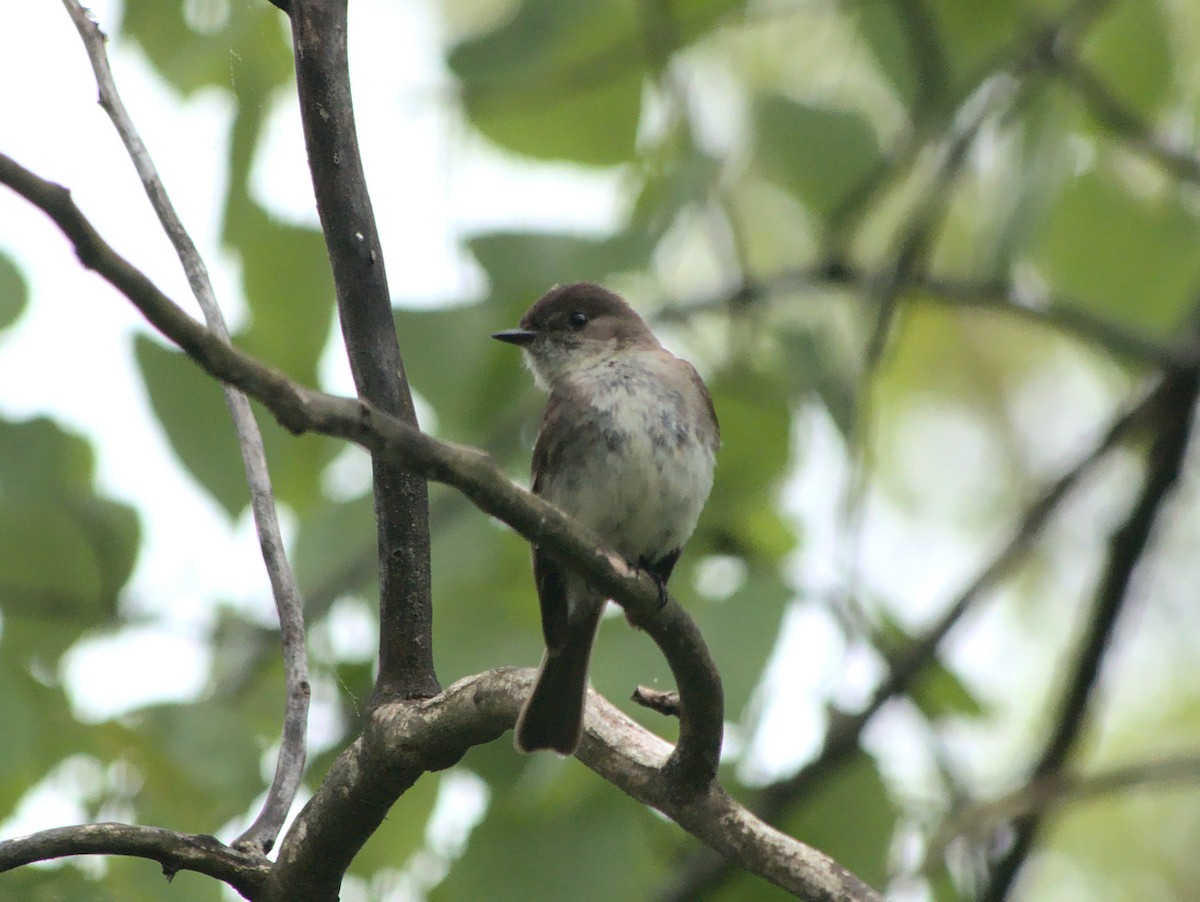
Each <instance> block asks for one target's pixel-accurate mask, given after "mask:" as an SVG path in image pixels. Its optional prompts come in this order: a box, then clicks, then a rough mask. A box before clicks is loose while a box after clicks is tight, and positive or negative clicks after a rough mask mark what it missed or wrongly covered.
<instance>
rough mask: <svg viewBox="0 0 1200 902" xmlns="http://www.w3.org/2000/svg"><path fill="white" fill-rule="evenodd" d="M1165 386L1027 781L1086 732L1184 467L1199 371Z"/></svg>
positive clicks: (1013, 850)
mask: <svg viewBox="0 0 1200 902" xmlns="http://www.w3.org/2000/svg"><path fill="white" fill-rule="evenodd" d="M1164 384H1165V389H1164V396H1163V397H1162V399H1161V401H1162V403H1161V404H1160V405H1158V407H1157V409H1156V413H1157V414H1158V420H1159V429H1160V432H1159V434H1158V435H1157V437H1156V438H1155V439H1154V442H1153V444H1152V445H1151V446H1150V451H1149V453H1148V454H1147V456H1146V464H1145V468H1146V476H1145V483H1144V485H1143V486H1142V491H1141V494H1140V495H1139V497H1138V499H1137V501H1136V503H1135V504H1134V506H1133V508H1132V509H1131V510H1130V512H1129V515H1128V516H1127V517H1126V519H1125V522H1124V523H1122V524H1121V526H1120V528H1119V529H1117V530H1116V532H1114V533H1113V535H1112V538H1111V540H1110V542H1109V551H1108V559H1107V561H1106V563H1105V569H1104V575H1103V577H1102V578H1101V581H1100V586H1099V588H1098V589H1097V591H1096V603H1095V607H1094V610H1093V611H1092V613H1091V617H1090V618H1089V622H1088V625H1087V629H1086V631H1085V633H1084V637H1083V639H1082V641H1081V643H1080V650H1079V654H1078V657H1077V659H1076V663H1075V667H1074V671H1073V673H1072V674H1071V678H1070V681H1069V683H1068V685H1067V688H1066V690H1065V691H1064V693H1063V697H1062V699H1061V700H1060V702H1059V705H1058V714H1057V716H1056V717H1055V721H1054V728H1053V730H1052V731H1051V734H1050V737H1049V739H1048V740H1047V741H1046V744H1045V747H1044V748H1043V749H1042V753H1041V755H1040V756H1039V758H1038V761H1037V764H1036V765H1034V768H1033V773H1032V775H1031V777H1030V782H1032V783H1036V782H1038V781H1040V780H1045V779H1048V778H1052V776H1053V775H1055V774H1057V773H1058V772H1059V771H1061V770H1062V768H1063V766H1064V765H1065V763H1066V761H1067V759H1068V757H1069V755H1070V754H1071V751H1072V750H1073V749H1074V747H1075V744H1076V740H1077V739H1078V737H1079V735H1080V733H1081V732H1082V731H1083V728H1084V726H1085V724H1086V722H1087V718H1088V714H1089V712H1090V710H1091V704H1092V700H1093V698H1094V697H1095V693H1096V686H1097V680H1098V678H1099V676H1100V671H1101V667H1102V665H1103V663H1104V660H1105V658H1106V656H1107V653H1108V650H1109V648H1110V645H1111V640H1112V636H1113V631H1114V630H1115V629H1116V625H1117V621H1118V619H1119V618H1120V615H1121V611H1122V609H1123V608H1124V606H1125V605H1126V603H1127V602H1128V599H1129V589H1130V585H1131V582H1132V579H1133V576H1134V572H1135V571H1136V569H1137V567H1138V565H1139V564H1140V563H1141V561H1142V560H1143V559H1144V558H1145V556H1146V553H1147V549H1148V548H1149V546H1150V542H1151V539H1152V538H1153V534H1154V530H1155V527H1156V525H1157V523H1158V521H1159V519H1160V516H1161V513H1162V510H1163V507H1164V505H1165V503H1166V501H1167V499H1168V498H1169V497H1170V495H1171V492H1172V490H1173V489H1174V487H1175V484H1176V482H1177V481H1178V479H1179V474H1180V472H1181V471H1182V469H1183V461H1184V456H1185V454H1186V452H1187V447H1188V442H1189V439H1190V437H1191V431H1192V420H1193V417H1194V414H1195V408H1196V400H1197V396H1198V395H1200V371H1197V370H1196V369H1191V370H1185V371H1182V372H1179V373H1176V374H1172V375H1171V376H1170V377H1168V378H1167V379H1166V380H1164ZM1042 820H1043V813H1042V811H1041V810H1035V811H1033V812H1030V813H1029V814H1027V815H1024V816H1023V817H1019V818H1017V819H1016V820H1015V821H1014V822H1013V840H1012V845H1011V846H1010V847H1009V849H1008V851H1007V852H1006V853H1005V854H1004V855H1003V857H1001V859H1000V860H999V861H998V862H997V863H996V864H995V866H994V867H993V868H992V872H991V875H990V877H989V879H988V883H987V885H986V887H985V888H984V891H983V893H982V894H981V896H980V898H981V900H983V902H1000V900H1003V899H1005V898H1006V897H1007V896H1008V892H1009V889H1010V888H1011V887H1012V885H1013V882H1014V880H1015V879H1016V876H1017V874H1018V872H1019V871H1020V870H1021V867H1022V865H1023V864H1024V862H1025V859H1026V857H1027V856H1028V855H1029V853H1030V851H1031V850H1032V849H1033V845H1034V843H1035V842H1036V841H1037V836H1038V833H1039V831H1040V827H1041V824H1042Z"/></svg>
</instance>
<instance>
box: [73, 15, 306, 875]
mask: <svg viewBox="0 0 1200 902" xmlns="http://www.w3.org/2000/svg"><path fill="white" fill-rule="evenodd" d="M63 5H64V6H65V7H66V9H67V12H68V13H69V14H70V16H71V20H72V21H73V22H74V23H75V28H76V29H77V30H78V32H79V36H80V38H82V40H83V46H84V48H85V49H86V50H87V54H88V59H89V60H90V61H91V64H92V71H93V72H94V73H95V75H96V85H97V87H98V88H99V91H100V106H101V107H102V108H103V109H104V110H105V112H107V113H108V116H109V118H110V119H111V120H112V123H113V125H114V126H115V127H116V130H117V133H118V134H119V135H120V136H121V140H122V142H123V143H124V144H125V149H126V150H127V151H128V153H129V157H130V159H131V160H132V161H133V165H134V168H136V169H137V173H138V176H139V177H140V178H141V181H142V186H143V187H144V188H145V190H146V195H147V196H148V197H149V198H150V203H151V206H153V208H154V212H155V213H156V214H158V219H159V222H160V223H162V227H163V230H164V231H165V232H166V233H167V237H168V238H169V239H170V240H171V244H172V245H173V246H174V248H175V252H176V254H177V255H178V257H179V261H180V263H182V264H183V269H184V272H185V273H186V274H187V279H188V284H189V285H190V286H191V289H192V294H193V295H195V297H196V300H197V302H198V303H199V304H200V309H201V310H202V311H203V313H204V319H205V321H206V322H207V323H208V327H209V329H211V330H212V332H213V334H215V335H216V336H217V337H218V338H220V339H221V340H222V341H225V342H228V341H229V330H228V328H227V327H226V325H225V317H224V316H223V315H222V314H221V308H220V305H219V304H218V303H217V298H216V294H215V292H214V291H213V287H212V281H211V280H210V279H209V277H208V268H207V267H206V266H205V265H204V259H203V258H202V257H201V256H200V252H199V250H197V248H196V245H195V242H193V241H192V238H191V235H189V234H188V231H187V229H186V228H184V225H183V222H182V221H181V220H180V219H179V215H178V213H176V211H175V207H174V205H173V204H172V203H171V199H170V198H169V197H168V196H167V191H166V188H165V186H164V185H163V183H162V179H161V178H159V175H158V170H157V168H156V167H155V165H154V161H153V160H152V159H151V157H150V152H149V151H148V150H147V148H146V145H145V144H144V143H143V141H142V139H141V136H140V135H139V134H138V131H137V128H136V127H135V126H134V124H133V119H132V118H131V117H130V115H129V113H128V111H127V110H126V109H125V104H124V103H123V102H122V101H121V96H120V94H119V93H118V91H117V86H116V82H115V81H114V79H113V75H112V69H111V68H110V66H109V63H108V54H107V53H106V51H105V43H106V38H105V35H104V33H103V32H102V31H101V30H100V27H99V26H98V25H97V24H96V23H95V22H94V21H93V20H92V19H91V18H90V17H89V15H88V13H87V11H86V10H85V9H84V8H83V7H82V6H81V5H80V4H79V2H78V0H63ZM222 388H223V389H224V392H225V404H226V406H227V407H228V408H229V414H230V416H231V417H232V418H233V426H234V430H235V432H236V433H237V439H238V448H239V449H240V450H241V455H242V467H243V469H244V470H245V473H246V484H247V486H248V487H249V489H250V507H251V510H252V511H253V514H254V526H255V530H256V531H257V533H258V541H259V546H260V547H261V549H262V556H263V563H264V564H265V565H266V569H267V577H268V579H269V580H270V583H271V594H272V596H273V597H274V599H275V609H276V611H277V612H278V614H279V632H280V639H281V642H282V645H283V664H284V676H285V685H286V687H287V688H286V693H287V695H286V700H285V706H284V718H283V734H282V738H281V741H280V744H279V757H278V760H277V761H276V765H275V778H274V780H273V781H272V783H271V788H270V790H269V791H268V793H267V798H266V802H265V803H264V805H263V809H262V811H261V812H260V814H259V816H258V818H257V819H256V820H255V822H254V823H253V824H252V825H251V826H250V828H249V829H248V830H246V832H245V833H243V834H242V836H241V837H240V838H239V839H238V840H237V842H236V843H235V844H234V845H235V846H237V847H238V848H242V849H246V850H257V851H261V852H267V851H269V850H270V848H271V846H272V845H274V843H275V839H276V837H278V836H279V830H280V828H281V827H282V826H283V822H284V820H286V819H287V815H288V812H289V811H290V810H291V807H292V802H293V801H294V800H295V798H296V790H297V789H299V787H300V780H301V778H302V777H303V775H304V764H305V758H306V749H305V743H306V740H307V732H308V705H309V695H310V689H309V684H308V654H307V649H306V643H305V635H304V632H305V631H304V605H303V602H302V600H301V598H300V590H299V588H298V586H297V585H296V578H295V576H294V574H293V573H292V568H291V565H290V564H289V563H288V559H287V550H286V548H285V546H284V542H283V535H282V533H281V532H280V529H279V517H278V514H277V512H276V508H275V492H274V489H273V488H272V486H271V474H270V472H269V470H268V468H267V454H266V450H265V448H264V447H263V439H262V433H261V432H260V431H259V428H258V423H257V422H256V421H255V419H254V411H253V410H252V409H251V407H250V402H249V401H248V400H247V399H246V396H245V395H243V394H242V393H241V392H240V391H238V390H237V389H236V388H233V387H232V386H229V385H224V386H222Z"/></svg>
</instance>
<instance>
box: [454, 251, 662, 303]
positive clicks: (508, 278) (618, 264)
mask: <svg viewBox="0 0 1200 902" xmlns="http://www.w3.org/2000/svg"><path fill="white" fill-rule="evenodd" d="M467 246H468V247H469V248H470V249H471V253H472V254H473V255H474V256H475V259H476V260H478V261H479V264H480V266H482V267H483V268H484V270H485V271H486V272H487V274H488V277H489V279H490V280H491V282H492V287H493V290H495V291H499V292H501V293H502V294H503V295H504V297H505V299H513V302H514V303H519V306H518V307H516V308H514V310H513V311H512V312H513V313H516V314H517V315H519V314H520V313H524V311H525V308H526V307H528V306H529V305H530V304H532V303H533V302H534V301H535V300H537V299H538V297H540V296H541V295H542V293H543V292H545V291H546V290H547V289H548V288H550V286H552V285H556V284H560V283H565V282H579V281H603V280H604V279H605V278H606V277H607V276H611V275H613V274H614V273H620V272H628V271H631V270H636V269H640V268H641V267H643V266H645V265H646V263H647V262H648V261H649V259H650V253H651V251H652V250H653V248H654V245H653V242H652V240H651V239H650V238H649V236H647V235H646V234H645V233H643V232H641V231H639V230H631V231H627V232H619V233H617V234H616V235H612V236H607V237H591V236H586V235H567V234H561V233H553V232H487V233H484V234H481V235H475V236H473V237H472V238H471V239H470V240H469V241H468V242H467ZM518 295H519V296H521V297H520V300H519V302H518V301H517V300H516V296H518ZM512 322H514V323H515V320H513V321H512Z"/></svg>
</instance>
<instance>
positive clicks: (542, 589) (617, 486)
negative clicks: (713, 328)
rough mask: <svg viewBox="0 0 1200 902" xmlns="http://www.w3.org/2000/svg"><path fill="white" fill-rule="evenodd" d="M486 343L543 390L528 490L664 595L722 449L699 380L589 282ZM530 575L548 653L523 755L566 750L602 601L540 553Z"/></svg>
mask: <svg viewBox="0 0 1200 902" xmlns="http://www.w3.org/2000/svg"><path fill="white" fill-rule="evenodd" d="M492 337H493V338H497V339H499V340H500V341H506V342H508V343H509V344H514V345H516V346H517V347H519V348H521V350H522V351H524V357H525V362H526V363H527V364H528V366H529V368H530V370H532V371H533V378H534V381H536V382H537V384H538V387H540V388H542V389H544V390H546V391H549V392H550V399H549V400H548V401H547V403H546V410H545V412H544V413H543V414H542V423H541V428H540V429H539V431H538V437H537V443H536V445H535V446H534V449H533V492H534V494H536V495H541V496H542V497H543V498H545V499H546V500H547V501H549V502H551V503H552V504H554V505H555V506H556V507H558V508H559V509H560V510H561V511H563V513H565V514H567V515H569V516H571V517H573V518H574V519H575V520H577V521H578V522H580V523H581V524H583V525H585V526H587V527H589V528H590V529H592V530H593V531H594V532H595V533H596V534H597V535H598V536H599V537H600V540H601V542H602V543H603V544H604V545H605V546H606V547H607V548H609V549H611V550H612V551H615V552H617V553H618V554H621V555H623V556H624V557H625V558H626V560H628V561H629V562H630V563H631V564H634V565H636V566H638V567H641V568H642V569H644V570H646V571H647V572H648V573H649V574H650V575H651V576H653V577H654V579H655V580H656V581H657V582H658V585H659V588H660V591H662V592H663V593H664V598H665V591H666V589H665V587H666V583H667V579H668V578H669V577H670V575H671V570H672V568H673V567H674V566H675V562H676V561H677V560H678V559H679V553H680V551H681V550H682V548H683V543H684V542H686V541H687V540H688V537H689V536H691V534H692V530H693V529H695V527H696V520H697V518H698V517H699V516H700V510H701V508H703V507H704V502H705V501H706V500H707V499H708V493H709V490H710V489H711V488H712V481H713V465H714V462H715V455H716V452H717V448H718V446H719V445H720V432H719V429H718V427H717V417H716V413H715V412H714V411H713V404H712V398H711V397H710V396H709V393H708V389H707V388H705V386H704V382H703V381H702V380H701V379H700V375H699V374H698V373H697V372H696V370H695V368H694V367H692V365H691V364H690V363H688V362H687V361H686V360H680V359H679V358H678V357H676V356H675V355H674V354H672V353H671V352H670V351H668V350H666V348H664V347H663V346H662V345H661V344H659V342H658V339H657V338H655V337H654V333H652V332H651V331H650V329H649V327H648V326H647V325H646V324H645V322H643V321H642V318H641V317H640V316H638V315H637V313H636V312H635V311H634V310H633V308H632V307H630V306H629V305H628V304H627V303H625V301H624V300H622V299H621V298H620V297H619V296H618V295H616V294H614V293H613V292H611V291H608V290H607V289H605V288H601V287H600V286H599V285H593V284H591V283H588V282H578V283H576V284H573V285H559V286H556V287H554V288H552V289H550V291H548V292H547V293H546V294H545V295H544V296H543V297H542V298H541V299H540V300H538V302H537V303H536V304H534V305H533V306H532V307H531V308H530V309H529V312H528V313H526V314H525V316H524V317H523V318H522V319H521V326H520V328H519V329H510V330H508V331H506V332H497V333H495V334H494V335H493V336H492ZM533 575H534V581H535V583H536V585H537V592H538V599H539V601H540V602H541V614H542V632H543V634H544V635H545V639H546V653H545V654H544V655H543V657H542V663H541V667H540V668H539V669H538V674H537V679H536V681H535V683H534V686H533V691H532V692H531V693H530V695H529V698H528V699H527V700H526V702H525V705H524V707H523V708H522V709H521V714H520V716H519V717H518V718H517V728H516V736H515V742H516V746H517V748H518V749H519V750H520V751H523V752H532V751H535V750H537V749H554V750H555V751H557V752H560V753H561V754H563V755H571V754H574V752H575V749H576V748H578V746H579V738H580V734H581V732H582V729H583V708H584V702H585V700H586V697H587V669H588V658H589V656H590V655H591V650H592V643H593V641H594V640H595V637H596V627H597V626H598V625H599V623H600V614H601V612H602V611H603V610H604V605H605V602H606V599H605V598H604V596H603V595H601V594H600V593H598V592H596V591H595V590H594V589H592V588H591V587H590V586H589V585H588V584H587V583H586V582H585V581H584V580H583V579H582V578H581V577H579V576H577V575H576V574H575V573H573V572H572V571H571V570H570V569H569V568H568V567H566V566H564V565H561V564H560V563H559V561H558V560H556V559H555V558H554V556H553V555H551V554H549V553H548V552H544V551H542V550H541V549H540V548H538V547H537V546H536V545H535V546H534V548H533Z"/></svg>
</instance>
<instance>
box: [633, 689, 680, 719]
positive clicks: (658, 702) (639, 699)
mask: <svg viewBox="0 0 1200 902" xmlns="http://www.w3.org/2000/svg"><path fill="white" fill-rule="evenodd" d="M629 698H630V701H633V702H636V703H637V704H639V705H641V706H642V707H643V708H649V709H650V710H651V711H657V712H658V713H659V714H661V715H663V717H678V716H679V693H678V692H675V691H673V690H669V689H668V690H662V689H651V688H650V687H649V686H638V687H637V688H636V689H634V690H633V695H631V696H630V697H629Z"/></svg>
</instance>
